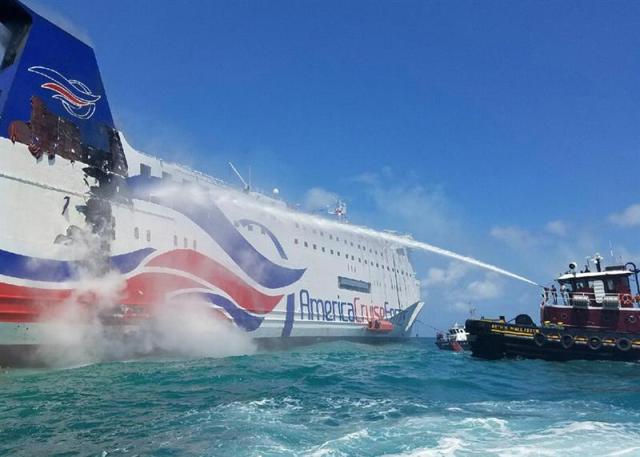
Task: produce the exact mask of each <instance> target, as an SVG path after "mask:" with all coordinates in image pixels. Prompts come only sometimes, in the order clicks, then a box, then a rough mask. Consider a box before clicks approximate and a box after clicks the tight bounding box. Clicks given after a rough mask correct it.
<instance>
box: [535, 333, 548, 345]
mask: <svg viewBox="0 0 640 457" xmlns="http://www.w3.org/2000/svg"><path fill="white" fill-rule="evenodd" d="M533 341H534V343H536V345H537V346H538V347H542V346H543V345H544V343H546V342H547V337H546V336H545V335H544V333H540V332H538V333H536V334H535V335H533Z"/></svg>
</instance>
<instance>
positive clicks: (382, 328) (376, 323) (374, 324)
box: [367, 319, 393, 333]
mask: <svg viewBox="0 0 640 457" xmlns="http://www.w3.org/2000/svg"><path fill="white" fill-rule="evenodd" d="M392 330H393V324H392V323H391V322H389V321H387V320H383V319H372V320H370V321H368V322H367V331H369V332H372V333H389V332H391V331H392Z"/></svg>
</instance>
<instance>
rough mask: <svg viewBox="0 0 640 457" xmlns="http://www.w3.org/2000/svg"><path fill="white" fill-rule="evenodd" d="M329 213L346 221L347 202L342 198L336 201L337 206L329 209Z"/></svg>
mask: <svg viewBox="0 0 640 457" xmlns="http://www.w3.org/2000/svg"><path fill="white" fill-rule="evenodd" d="M329 214H333V215H335V216H338V219H339V220H341V221H345V220H346V218H347V204H346V203H345V202H343V201H342V200H338V201H337V202H336V207H335V208H334V209H333V210H329Z"/></svg>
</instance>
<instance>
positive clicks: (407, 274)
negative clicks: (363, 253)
mask: <svg viewBox="0 0 640 457" xmlns="http://www.w3.org/2000/svg"><path fill="white" fill-rule="evenodd" d="M293 243H294V244H300V241H299V240H298V238H294V239H293ZM352 244H353V243H352ZM303 245H304V247H305V248H308V247H309V242H307V241H304V242H303ZM358 247H360V245H358ZM312 248H313V249H314V250H317V249H318V245H317V244H315V243H314V244H312ZM320 250H321V251H322V252H327V249H326V248H325V247H324V246H321V247H320ZM365 250H366V249H365ZM329 253H330V254H331V255H337V256H338V257H341V254H340V251H334V250H333V249H329ZM344 257H345V259H347V260H349V258H351V260H353V261H355V260H356V257H355V256H354V255H349V254H348V253H346V254H345V255H344ZM358 262H359V263H363V261H362V257H358ZM364 264H365V265H371V266H373V265H374V262H373V260H367V259H364ZM375 266H376V268H382V269H383V270H384V269H385V268H386V270H387V271H392V272H394V273H399V274H401V275H402V276H411V274H410V273H408V272H406V271H404V270H400V269H396V268H395V267H389V266H388V265H386V266H385V265H383V264H381V263H380V262H375Z"/></svg>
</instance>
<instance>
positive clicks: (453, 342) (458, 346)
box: [436, 322, 469, 352]
mask: <svg viewBox="0 0 640 457" xmlns="http://www.w3.org/2000/svg"><path fill="white" fill-rule="evenodd" d="M467 336H468V334H467V332H466V330H465V329H464V327H460V326H459V325H458V323H457V322H456V324H455V325H454V326H453V327H451V328H450V329H449V332H448V333H447V334H446V335H445V334H444V333H443V332H438V333H437V334H436V345H437V346H438V347H439V348H440V349H443V350H449V351H454V352H462V351H464V350H467V349H469V341H468V339H467Z"/></svg>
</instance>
